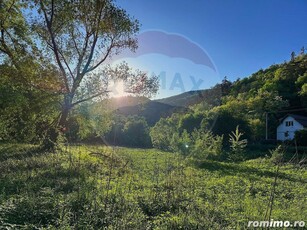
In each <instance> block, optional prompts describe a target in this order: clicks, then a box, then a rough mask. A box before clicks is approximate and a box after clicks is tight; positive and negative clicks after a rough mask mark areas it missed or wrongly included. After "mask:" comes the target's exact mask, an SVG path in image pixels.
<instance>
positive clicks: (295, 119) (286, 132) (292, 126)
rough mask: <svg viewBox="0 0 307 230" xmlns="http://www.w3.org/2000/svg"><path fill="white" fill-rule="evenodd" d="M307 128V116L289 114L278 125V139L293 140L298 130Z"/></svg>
mask: <svg viewBox="0 0 307 230" xmlns="http://www.w3.org/2000/svg"><path fill="white" fill-rule="evenodd" d="M306 128H307V117H304V116H300V115H294V114H288V115H287V116H285V117H284V118H282V119H281V123H280V125H279V126H278V127H277V140H279V141H285V140H293V138H294V134H295V132H296V131H298V130H301V129H306Z"/></svg>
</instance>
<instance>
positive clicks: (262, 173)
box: [198, 161, 307, 183]
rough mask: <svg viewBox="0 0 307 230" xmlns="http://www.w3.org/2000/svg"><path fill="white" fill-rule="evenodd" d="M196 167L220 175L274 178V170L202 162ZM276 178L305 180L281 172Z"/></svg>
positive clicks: (301, 181) (294, 180) (295, 180)
mask: <svg viewBox="0 0 307 230" xmlns="http://www.w3.org/2000/svg"><path fill="white" fill-rule="evenodd" d="M198 167H199V168H201V169H206V170H208V171H210V172H218V173H220V174H222V175H231V176H234V175H238V174H241V175H244V176H245V177H247V178H254V177H253V176H255V175H256V176H258V177H270V178H274V177H275V176H276V172H274V171H275V169H274V171H269V170H259V169H257V168H252V167H247V166H244V165H240V164H229V163H222V162H217V161H204V162H201V163H200V164H198ZM277 176H278V178H282V179H286V180H289V181H292V182H299V183H306V182H307V180H303V179H298V178H293V177H291V176H289V175H287V174H285V173H283V172H278V175H277Z"/></svg>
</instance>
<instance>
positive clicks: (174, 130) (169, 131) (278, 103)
mask: <svg viewBox="0 0 307 230" xmlns="http://www.w3.org/2000/svg"><path fill="white" fill-rule="evenodd" d="M220 89H221V92H222V97H221V100H220V101H221V103H220V104H219V105H215V106H214V107H212V106H208V104H207V103H206V100H203V101H202V102H200V103H198V104H195V105H193V106H190V110H189V111H188V112H186V113H182V114H179V113H177V114H173V115H172V116H171V117H170V118H168V119H165V118H161V120H160V121H159V122H157V123H156V125H155V126H154V127H153V128H152V131H151V139H152V141H153V144H154V146H155V147H158V148H164V147H165V146H169V145H171V144H172V143H173V142H172V140H171V139H169V140H168V136H173V137H174V135H175V136H177V137H178V138H179V139H178V140H186V139H189V137H190V136H195V135H196V134H195V130H199V131H198V132H203V131H204V130H209V131H211V132H212V134H213V135H217V136H220V137H224V142H225V144H227V140H228V139H227V138H228V137H229V134H231V132H233V131H234V130H236V127H237V126H238V127H239V129H240V131H241V132H242V133H244V138H246V139H247V140H248V141H249V143H252V142H256V143H258V142H259V141H261V140H264V139H265V134H266V114H268V139H272V140H274V139H276V127H277V126H278V124H279V119H280V118H281V117H283V116H285V115H286V114H287V113H295V114H301V115H307V109H306V107H307V55H305V54H301V55H299V56H297V57H293V58H292V60H290V61H289V62H285V63H282V64H278V65H272V66H270V67H269V68H267V69H265V70H259V71H258V72H256V73H254V74H252V75H251V76H249V77H246V78H244V79H238V80H236V81H235V82H229V81H228V80H227V79H226V78H225V79H224V80H223V81H222V83H221V84H220ZM208 92H210V90H208ZM186 95H187V94H186ZM177 98H180V96H179V97H177ZM186 98H188V97H186ZM167 100H168V99H165V101H167ZM162 130H163V132H162ZM164 133H166V135H164ZM196 133H197V132H196ZM192 139H193V138H192Z"/></svg>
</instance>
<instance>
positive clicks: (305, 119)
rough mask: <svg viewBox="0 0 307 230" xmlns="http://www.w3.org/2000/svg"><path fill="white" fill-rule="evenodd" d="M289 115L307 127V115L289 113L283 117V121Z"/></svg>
mask: <svg viewBox="0 0 307 230" xmlns="http://www.w3.org/2000/svg"><path fill="white" fill-rule="evenodd" d="M287 117H293V118H294V119H295V120H296V121H297V122H299V123H300V124H301V125H302V126H304V127H307V117H305V116H301V115H296V114H287V115H286V116H284V117H283V118H282V119H281V122H283V121H284V120H285V119H286V118H287Z"/></svg>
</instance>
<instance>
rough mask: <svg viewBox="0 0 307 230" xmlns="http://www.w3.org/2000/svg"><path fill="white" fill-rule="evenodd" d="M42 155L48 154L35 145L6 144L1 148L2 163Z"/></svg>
mask: <svg viewBox="0 0 307 230" xmlns="http://www.w3.org/2000/svg"><path fill="white" fill-rule="evenodd" d="M41 154H46V152H45V151H44V150H42V149H41V148H40V147H39V146H35V145H18V144H4V145H2V146H0V162H3V161H6V160H8V159H19V160H21V159H25V158H28V157H33V156H37V155H41Z"/></svg>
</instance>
